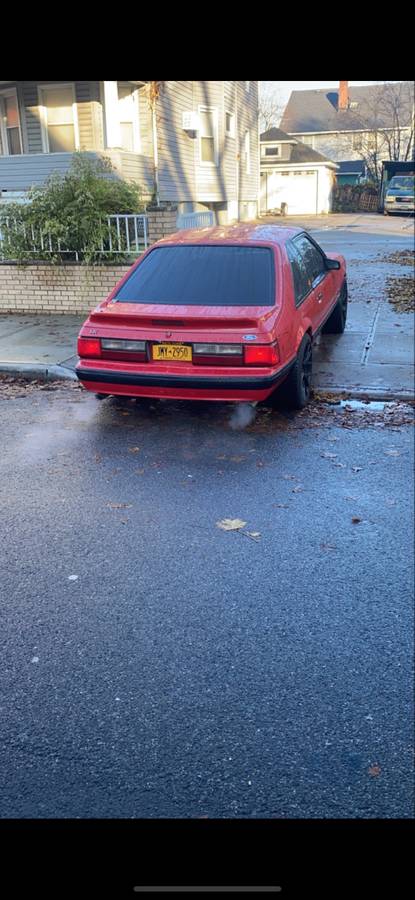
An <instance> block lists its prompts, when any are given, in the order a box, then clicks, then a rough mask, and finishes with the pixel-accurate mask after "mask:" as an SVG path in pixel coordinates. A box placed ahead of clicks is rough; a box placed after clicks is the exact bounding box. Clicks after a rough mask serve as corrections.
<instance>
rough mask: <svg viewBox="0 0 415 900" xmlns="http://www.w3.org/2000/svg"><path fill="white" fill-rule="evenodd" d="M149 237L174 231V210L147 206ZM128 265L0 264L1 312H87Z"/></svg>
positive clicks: (173, 208)
mask: <svg viewBox="0 0 415 900" xmlns="http://www.w3.org/2000/svg"><path fill="white" fill-rule="evenodd" d="M147 215H148V238H149V244H154V243H155V241H159V240H160V238H162V237H165V236H166V235H169V234H172V233H173V232H174V231H177V226H176V218H177V207H176V206H173V205H169V204H165V205H163V206H159V207H149V208H148V209H147ZM129 268H130V266H128V265H127V266H126V265H123V266H117V265H114V264H113V263H111V264H110V265H106V264H105V263H102V264H101V265H95V266H86V265H79V264H78V263H70V262H67V263H62V264H60V265H53V264H52V263H47V262H39V263H38V262H33V261H31V262H27V263H21V264H20V265H19V264H17V263H15V262H0V313H36V312H38V313H41V314H42V315H43V314H45V313H54V314H56V313H62V314H67V315H68V314H70V313H80V314H83V313H88V312H89V311H90V310H91V309H93V307H94V306H96V305H97V304H98V303H99V302H100V301H101V300H104V299H105V297H107V296H108V294H109V293H110V292H111V291H112V289H113V288H114V287H115V285H116V284H117V282H118V281H120V279H121V278H122V277H123V275H125V273H126V272H128V269H129Z"/></svg>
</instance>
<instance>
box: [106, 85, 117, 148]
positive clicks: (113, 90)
mask: <svg viewBox="0 0 415 900" xmlns="http://www.w3.org/2000/svg"><path fill="white" fill-rule="evenodd" d="M104 112H105V127H106V132H107V142H106V146H107V147H108V148H113V147H120V146H121V130H120V112H119V105H118V86H117V82H116V81H104Z"/></svg>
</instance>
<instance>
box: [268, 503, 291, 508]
mask: <svg viewBox="0 0 415 900" xmlns="http://www.w3.org/2000/svg"><path fill="white" fill-rule="evenodd" d="M272 505H273V506H276V507H277V508H278V509H289V508H290V507H289V505H288V503H273V504H272Z"/></svg>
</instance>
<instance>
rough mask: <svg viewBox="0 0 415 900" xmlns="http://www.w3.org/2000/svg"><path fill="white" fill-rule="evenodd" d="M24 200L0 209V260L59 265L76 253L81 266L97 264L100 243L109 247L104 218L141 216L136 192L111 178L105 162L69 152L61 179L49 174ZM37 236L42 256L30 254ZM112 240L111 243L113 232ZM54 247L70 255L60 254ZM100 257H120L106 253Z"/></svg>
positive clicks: (112, 173)
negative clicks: (44, 261)
mask: <svg viewBox="0 0 415 900" xmlns="http://www.w3.org/2000/svg"><path fill="white" fill-rule="evenodd" d="M28 200H29V202H28V203H26V204H17V203H6V204H3V205H2V206H0V230H1V225H2V222H5V220H7V219H8V220H9V226H8V227H7V228H6V227H5V226H3V231H4V235H5V236H7V240H5V241H4V244H3V256H5V257H8V258H9V259H18V260H22V259H52V260H53V261H54V262H59V261H61V260H62V259H71V258H75V253H76V252H77V253H78V255H79V257H80V258H81V259H82V260H83V261H84V262H86V263H89V262H93V261H96V260H98V259H100V258H101V257H102V244H103V245H104V247H108V245H109V231H108V222H107V216H109V215H111V214H117V213H118V214H124V215H126V214H128V213H140V212H143V202H142V199H141V188H140V187H139V186H138V185H137V184H135V183H133V182H127V181H122V180H120V179H119V178H117V177H115V170H114V167H113V166H112V163H111V162H110V160H109V159H107V158H105V157H104V158H98V159H91V158H90V157H89V156H88V155H87V154H85V153H75V154H74V156H73V159H72V163H71V167H70V169H69V170H68V172H67V173H66V174H65V175H61V174H53V175H50V176H49V178H48V179H47V181H46V182H45V184H44V185H42V186H41V187H35V188H32V189H31V190H30V191H29V193H28ZM10 223H12V224H11V225H10ZM41 235H43V236H44V237H43V242H44V244H45V251H46V252H42V251H41V252H35V251H34V249H33V247H34V244H35V246H36V247H37V248H38V249H39V248H40V247H41V242H42V239H41ZM112 237H113V239H114V240H115V238H116V234H115V232H114V231H113V234H112ZM59 243H60V245H61V246H62V247H64V248H68V249H69V250H71V251H73V253H72V254H68V253H62V252H61V251H60V250H59ZM105 259H110V260H111V259H118V260H119V261H120V259H121V257H120V254H115V253H114V254H111V253H105Z"/></svg>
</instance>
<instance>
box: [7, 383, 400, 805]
mask: <svg viewBox="0 0 415 900" xmlns="http://www.w3.org/2000/svg"><path fill="white" fill-rule="evenodd" d="M229 416H230V410H229V408H228V407H226V406H222V405H219V404H216V405H215V404H206V405H203V406H201V407H198V406H192V405H191V404H186V403H182V404H177V405H173V404H168V403H161V404H160V405H159V407H158V408H155V409H153V410H151V409H148V408H143V407H142V405H141V404H135V403H133V402H131V403H130V402H128V401H126V402H125V403H124V404H121V405H117V404H116V403H115V401H112V400H106V401H104V402H102V403H99V402H98V401H96V400H95V398H93V397H91V396H89V395H86V394H85V393H81V392H80V391H79V390H78V389H76V388H73V387H67V388H64V389H60V390H58V391H56V392H48V391H41V390H34V391H32V392H31V393H28V394H27V395H26V396H22V397H18V396H17V397H14V398H13V399H3V400H0V420H1V433H2V453H1V457H0V473H1V476H0V498H1V500H0V502H1V512H2V521H3V535H2V543H1V549H2V571H1V575H0V586H1V588H0V590H1V593H2V595H3V598H2V603H1V618H2V623H1V627H0V647H1V683H2V689H1V740H0V816H1V817H2V818H7V817H11V818H26V817H33V818H39V817H47V818H48V817H55V818H62V817H63V818H66V817H73V818H77V817H79V818H89V817H92V818H105V817H114V818H124V817H125V818H147V817H157V818H158V817H173V818H174V817H181V818H189V817H212V818H213V817H217V818H234V817H241V818H251V817H253V818H273V817H277V818H284V817H288V818H297V817H301V818H316V817H319V818H320V817H328V818H331V817H333V818H350V817H351V818H355V817H357V818H377V817H380V818H389V817H391V818H395V817H404V818H410V817H411V816H412V814H413V793H412V791H413V784H412V752H411V751H412V743H413V719H412V674H411V665H412V644H413V623H412V592H413V560H412V556H411V554H412V541H411V538H410V535H411V534H412V528H413V522H412V520H413V510H412V489H411V484H412V471H413V469H412V455H413V454H412V449H413V432H412V429H411V426H409V425H406V424H403V425H400V426H399V427H395V428H391V427H390V426H389V425H385V420H384V419H382V417H381V416H373V417H372V420H370V416H367V418H368V419H369V422H371V424H364V423H363V422H361V421H360V414H357V413H356V414H352V413H347V414H344V416H345V418H343V417H342V415H341V414H337V413H335V412H334V411H333V409H332V408H330V407H328V408H327V409H326V411H323V412H321V411H320V413H319V414H317V412H316V410H315V409H314V408H313V407H311V408H310V411H309V412H307V414H306V415H302V416H300V417H297V418H295V419H286V418H284V417H281V416H278V415H275V414H271V413H267V412H266V411H260V412H259V414H258V417H257V420H256V422H255V423H254V424H253V425H252V426H251V427H250V429H248V430H245V431H242V432H241V431H234V430H232V428H230V426H229ZM345 425H347V426H348V427H344V426H345ZM352 517H356V518H358V519H360V521H358V522H353V521H352ZM225 518H231V519H236V518H238V519H241V520H242V521H244V522H246V523H247V524H246V526H244V529H243V530H244V531H245V532H250V533H251V534H246V533H241V532H226V531H223V530H222V529H220V528H219V527H218V526H217V524H216V523H217V522H218V521H220V520H223V519H225ZM252 533H253V534H254V536H252ZM255 535H257V536H255Z"/></svg>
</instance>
